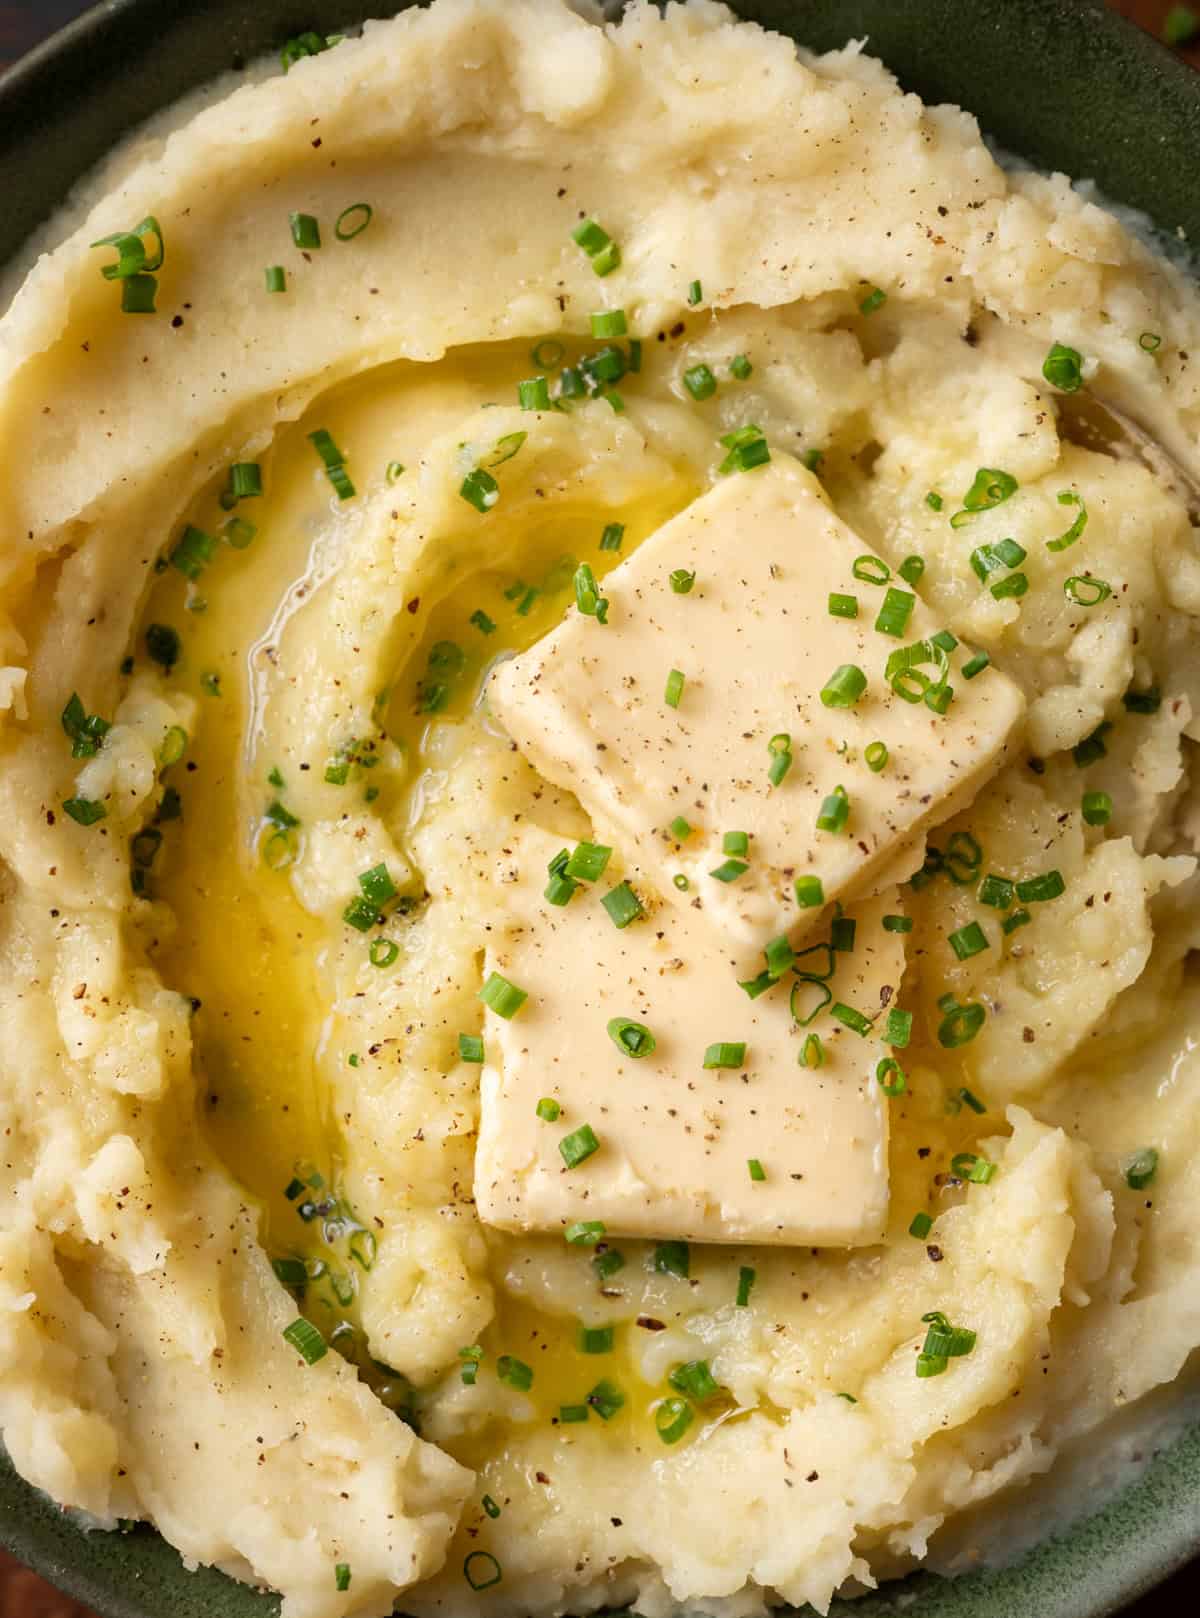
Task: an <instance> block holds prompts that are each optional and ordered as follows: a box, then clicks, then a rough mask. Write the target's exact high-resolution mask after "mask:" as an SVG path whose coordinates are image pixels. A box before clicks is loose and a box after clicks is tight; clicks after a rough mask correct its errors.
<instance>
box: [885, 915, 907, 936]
mask: <svg viewBox="0 0 1200 1618" xmlns="http://www.w3.org/2000/svg"><path fill="white" fill-rule="evenodd" d="M883 930H884V932H885V933H911V932H912V930H913V919H912V917H911V916H885V917H884V918H883Z"/></svg>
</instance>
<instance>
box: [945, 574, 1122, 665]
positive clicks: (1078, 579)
mask: <svg viewBox="0 0 1200 1618" xmlns="http://www.w3.org/2000/svg"><path fill="white" fill-rule="evenodd" d="M1063 594H1064V595H1065V596H1066V598H1067V600H1068V601H1071V602H1073V603H1074V604H1075V606H1077V607H1098V606H1099V605H1100V603H1101V602H1102V601H1107V600H1108V598H1109V596H1110V595H1112V585H1111V584H1109V583H1108V582H1107V581H1106V580H1105V579H1094V578H1093V577H1092V576H1091V574H1090V573H1088V574H1079V573H1072V575H1071V577H1070V578H1069V579H1066V580H1065V581H1064V582H1063ZM963 672H964V673H965V672H966V670H965V669H964V671H963Z"/></svg>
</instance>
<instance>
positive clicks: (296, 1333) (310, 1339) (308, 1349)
mask: <svg viewBox="0 0 1200 1618" xmlns="http://www.w3.org/2000/svg"><path fill="white" fill-rule="evenodd" d="M283 1339H284V1342H286V1343H290V1344H291V1346H292V1347H293V1348H294V1349H295V1350H296V1352H297V1354H299V1356H300V1358H301V1359H302V1360H303V1361H304V1363H305V1364H306V1365H315V1364H316V1363H317V1361H318V1360H322V1359H324V1358H325V1356H326V1354H327V1353H328V1352H329V1345H328V1344H327V1343H326V1341H325V1339H324V1337H322V1335H321V1333H320V1332H319V1331H318V1330H317V1328H316V1327H315V1326H314V1325H313V1323H312V1321H311V1320H305V1318H304V1316H303V1315H300V1316H298V1317H297V1318H296V1319H295V1320H293V1321H292V1323H291V1325H290V1326H285V1327H284V1328H283Z"/></svg>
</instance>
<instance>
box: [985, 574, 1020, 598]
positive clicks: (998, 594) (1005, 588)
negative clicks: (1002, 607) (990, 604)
mask: <svg viewBox="0 0 1200 1618" xmlns="http://www.w3.org/2000/svg"><path fill="white" fill-rule="evenodd" d="M1028 589H1029V580H1028V579H1027V578H1026V576H1025V574H1024V573H1010V574H1009V575H1008V577H1007V578H1006V579H1001V580H1000V582H999V584H993V585H992V594H993V595H994V596H995V598H996V600H997V601H1010V600H1011V601H1018V600H1020V598H1021V597H1022V596H1023V595H1024V594H1025V592H1026V591H1027V590H1028Z"/></svg>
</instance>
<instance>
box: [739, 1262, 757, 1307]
mask: <svg viewBox="0 0 1200 1618" xmlns="http://www.w3.org/2000/svg"><path fill="white" fill-rule="evenodd" d="M756 1279H757V1273H756V1272H755V1271H754V1270H752V1269H751V1268H750V1266H749V1265H748V1264H743V1265H742V1267H741V1269H739V1270H738V1287H737V1307H738V1308H739V1309H745V1308H746V1306H747V1305H748V1304H749V1302H750V1294H751V1292H753V1290H754V1283H755V1280H756Z"/></svg>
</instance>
